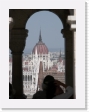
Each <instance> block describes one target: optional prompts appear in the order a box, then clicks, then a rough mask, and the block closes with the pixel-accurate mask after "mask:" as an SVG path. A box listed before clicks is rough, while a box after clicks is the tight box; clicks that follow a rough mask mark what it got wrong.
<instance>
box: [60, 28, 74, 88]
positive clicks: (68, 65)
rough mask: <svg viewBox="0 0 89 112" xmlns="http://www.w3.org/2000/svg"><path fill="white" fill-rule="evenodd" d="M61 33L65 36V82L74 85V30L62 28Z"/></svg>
mask: <svg viewBox="0 0 89 112" xmlns="http://www.w3.org/2000/svg"><path fill="white" fill-rule="evenodd" d="M61 33H62V34H63V37H64V38H65V83H66V84H67V85H69V86H72V87H73V86H74V85H73V74H74V73H73V69H74V63H73V62H74V40H73V32H72V31H70V30H68V29H62V31H61Z"/></svg>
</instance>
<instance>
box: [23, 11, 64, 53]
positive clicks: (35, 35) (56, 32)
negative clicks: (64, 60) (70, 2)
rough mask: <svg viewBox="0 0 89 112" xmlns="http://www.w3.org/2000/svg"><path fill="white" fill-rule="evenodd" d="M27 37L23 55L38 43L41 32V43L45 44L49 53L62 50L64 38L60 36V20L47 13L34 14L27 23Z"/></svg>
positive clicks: (61, 26)
mask: <svg viewBox="0 0 89 112" xmlns="http://www.w3.org/2000/svg"><path fill="white" fill-rule="evenodd" d="M25 28H26V29H28V31H29V32H28V37H27V39H26V46H25V49H24V51H23V52H24V53H30V52H31V51H32V49H33V47H34V46H35V44H36V43H37V42H38V41H39V34H40V30H41V36H42V41H43V42H44V43H45V44H46V46H47V47H48V49H49V51H51V50H53V51H55V50H59V51H60V49H61V50H62V51H63V50H64V38H63V36H62V34H61V29H63V25H62V22H61V20H60V18H59V17H58V16H57V15H55V14H54V13H52V12H49V11H39V12H36V13H34V14H33V15H32V16H31V17H30V18H29V19H28V21H27V24H26V27H25Z"/></svg>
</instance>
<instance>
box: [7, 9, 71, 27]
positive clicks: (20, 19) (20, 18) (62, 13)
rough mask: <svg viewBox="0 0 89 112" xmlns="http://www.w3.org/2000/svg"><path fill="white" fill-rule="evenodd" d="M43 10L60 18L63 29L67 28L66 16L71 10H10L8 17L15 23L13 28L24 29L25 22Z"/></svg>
mask: <svg viewBox="0 0 89 112" xmlns="http://www.w3.org/2000/svg"><path fill="white" fill-rule="evenodd" d="M44 10H45V11H50V12H53V13H54V14H56V15H57V16H58V17H59V18H60V20H61V22H62V24H63V27H64V28H67V27H69V25H68V24H67V16H68V15H70V12H71V11H72V9H71V10H69V9H10V11H9V17H12V18H13V19H14V22H15V24H14V27H13V28H25V25H26V22H27V20H28V19H29V18H30V17H31V16H32V15H33V14H34V13H36V12H38V11H44Z"/></svg>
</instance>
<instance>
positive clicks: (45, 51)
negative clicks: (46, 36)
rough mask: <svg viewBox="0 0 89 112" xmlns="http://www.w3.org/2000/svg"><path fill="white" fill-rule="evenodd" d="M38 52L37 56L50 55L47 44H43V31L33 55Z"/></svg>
mask: <svg viewBox="0 0 89 112" xmlns="http://www.w3.org/2000/svg"><path fill="white" fill-rule="evenodd" d="M36 50H37V54H48V48H47V46H46V45H45V43H43V42H42V37H41V31H40V35H39V41H38V43H37V44H36V45H35V46H34V48H33V50H32V53H33V54H35V53H36Z"/></svg>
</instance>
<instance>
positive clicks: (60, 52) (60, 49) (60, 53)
mask: <svg viewBox="0 0 89 112" xmlns="http://www.w3.org/2000/svg"><path fill="white" fill-rule="evenodd" d="M60 58H61V49H60Z"/></svg>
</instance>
